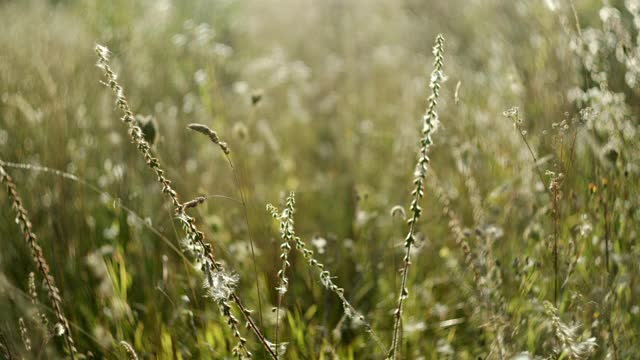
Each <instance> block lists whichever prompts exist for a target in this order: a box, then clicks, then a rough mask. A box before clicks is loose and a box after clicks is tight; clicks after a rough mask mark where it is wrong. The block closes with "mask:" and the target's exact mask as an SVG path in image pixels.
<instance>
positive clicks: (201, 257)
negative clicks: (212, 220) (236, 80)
mask: <svg viewBox="0 0 640 360" xmlns="http://www.w3.org/2000/svg"><path fill="white" fill-rule="evenodd" d="M95 50H96V53H97V55H98V67H99V68H101V69H102V70H103V71H104V74H105V77H106V80H107V81H106V82H104V84H105V85H106V86H108V87H109V88H110V89H111V90H112V91H113V93H114V94H115V96H116V104H117V106H118V108H119V109H120V110H121V111H122V113H123V116H122V122H124V123H125V125H127V128H128V131H129V136H130V138H131V140H132V141H133V143H134V144H135V145H136V147H137V148H138V151H139V152H140V153H141V154H142V156H143V158H144V159H145V162H146V163H147V166H148V167H149V168H150V169H151V170H153V172H154V173H155V175H156V176H157V179H158V182H159V183H160V185H161V186H162V192H163V193H164V194H166V195H167V196H168V197H169V198H170V199H171V202H172V204H173V206H174V209H175V212H176V216H177V218H178V219H179V220H180V221H181V222H182V224H183V228H184V229H185V232H186V233H187V240H188V242H189V246H191V247H192V248H193V249H194V250H195V253H196V255H197V257H198V262H199V263H201V264H202V268H201V270H202V271H203V272H204V274H205V277H206V282H205V285H206V284H208V286H209V288H210V289H211V288H212V287H213V285H214V284H215V285H216V286H218V284H220V283H219V281H218V277H219V276H221V275H225V274H226V273H225V271H224V268H223V267H222V264H221V263H219V262H218V261H216V259H215V257H214V255H213V251H212V247H211V245H210V244H208V243H206V242H205V237H204V233H203V232H201V231H200V230H198V228H197V226H196V224H195V219H194V218H193V217H191V216H189V215H188V214H187V213H186V212H185V207H184V205H183V204H182V203H180V200H179V198H178V193H177V192H176V191H175V190H174V189H173V187H172V186H171V181H170V180H169V179H167V178H166V177H165V176H164V170H162V168H161V166H160V162H159V160H158V159H157V158H155V157H153V155H152V154H151V146H150V145H149V144H148V143H147V142H146V141H145V139H144V136H143V133H142V130H141V129H140V128H139V127H138V126H137V125H136V121H135V116H134V114H133V112H132V111H131V108H130V107H129V103H128V102H127V98H126V96H125V94H124V90H123V88H122V86H120V85H119V84H118V82H117V75H116V74H115V73H114V72H113V70H112V69H111V66H110V65H109V55H110V52H109V49H107V48H106V47H104V46H102V45H96V47H95ZM200 130H201V129H200ZM196 131H197V130H196ZM210 135H212V134H210ZM210 137H211V136H210ZM212 140H213V139H212ZM218 142H219V140H218ZM219 145H220V144H219ZM221 147H222V145H221ZM223 151H224V150H223ZM227 151H228V149H227ZM223 278H225V277H224V276H223ZM221 286H223V287H225V289H224V290H225V291H222V292H216V295H220V294H224V295H225V296H227V298H222V297H220V296H217V297H214V300H215V301H216V303H217V304H218V306H219V308H220V310H221V312H222V313H223V315H224V316H225V318H226V319H227V325H228V326H229V328H230V329H231V331H232V333H233V335H234V337H236V338H237V339H238V345H237V346H236V347H235V348H234V352H236V353H237V354H238V355H240V356H243V357H251V353H250V352H249V350H248V349H247V347H246V339H245V338H243V337H242V336H240V331H239V329H238V320H237V319H236V318H235V317H234V316H233V315H232V314H231V310H230V306H229V305H228V303H227V300H229V299H230V300H232V301H233V302H235V303H236V305H237V306H238V308H239V309H240V312H241V313H242V314H243V316H244V318H245V320H246V321H247V327H248V328H250V329H251V330H252V331H253V333H254V334H255V335H256V337H257V338H258V340H259V341H260V343H261V344H262V345H263V347H264V348H265V350H266V351H267V352H268V353H269V355H271V356H272V357H273V358H274V359H275V358H276V354H275V352H274V351H273V350H272V349H271V348H270V346H269V342H268V341H267V339H266V338H265V337H264V335H263V334H262V332H261V331H260V329H259V328H258V327H257V325H256V323H255V321H254V320H253V319H252V318H251V311H250V310H248V309H247V308H246V307H245V306H244V305H243V304H242V301H241V300H240V298H239V297H238V296H237V295H236V294H235V291H234V289H233V288H230V287H229V288H227V287H228V286H227V284H221Z"/></svg>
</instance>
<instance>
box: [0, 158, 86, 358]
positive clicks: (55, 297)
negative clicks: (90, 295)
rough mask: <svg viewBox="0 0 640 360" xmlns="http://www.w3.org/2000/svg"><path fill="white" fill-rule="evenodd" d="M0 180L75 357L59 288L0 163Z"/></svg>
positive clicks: (17, 196)
mask: <svg viewBox="0 0 640 360" xmlns="http://www.w3.org/2000/svg"><path fill="white" fill-rule="evenodd" d="M0 182H2V183H3V184H5V186H6V187H7V193H8V194H9V198H10V200H11V202H12V205H13V209H14V210H15V212H16V222H17V223H18V224H19V225H20V230H21V231H22V234H23V235H24V240H25V241H26V243H27V245H28V246H29V249H30V250H31V258H32V259H33V262H34V263H35V265H36V268H37V269H38V272H39V273H40V276H42V278H43V279H44V283H45V286H46V287H47V296H48V298H49V301H50V302H51V307H52V308H53V312H54V313H55V316H56V320H57V324H56V326H57V327H58V328H59V329H61V333H62V334H61V335H62V337H63V338H64V341H65V343H66V345H67V349H68V350H69V356H71V359H75V355H76V352H77V350H76V348H75V343H74V341H73V337H72V336H71V329H70V328H69V322H68V321H67V317H66V316H65V314H64V312H63V310H62V297H61V296H60V290H59V289H58V287H57V286H56V282H55V279H54V278H53V276H52V275H51V273H50V271H49V264H48V263H47V260H46V259H45V257H44V254H43V252H42V248H41V247H40V245H39V244H38V238H37V237H36V234H35V233H34V232H33V226H32V225H31V220H29V214H28V212H27V210H26V209H25V208H24V206H23V205H22V204H23V202H22V199H21V198H20V196H19V195H18V191H17V189H16V184H15V183H14V182H13V179H11V177H10V176H9V174H7V172H6V171H5V169H4V167H2V165H0Z"/></svg>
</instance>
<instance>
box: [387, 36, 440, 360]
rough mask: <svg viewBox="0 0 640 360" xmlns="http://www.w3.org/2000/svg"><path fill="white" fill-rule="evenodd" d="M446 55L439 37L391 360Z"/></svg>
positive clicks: (392, 354)
mask: <svg viewBox="0 0 640 360" xmlns="http://www.w3.org/2000/svg"><path fill="white" fill-rule="evenodd" d="M443 54H444V37H443V36H442V35H441V34H438V36H437V37H436V44H435V46H434V47H433V55H434V56H435V60H434V62H433V66H434V69H433V72H432V73H431V82H430V84H429V87H430V88H431V91H432V93H431V96H429V100H428V105H427V110H426V112H425V114H424V116H423V118H422V123H423V124H422V139H421V140H420V152H419V157H418V163H417V164H416V171H415V178H414V180H413V184H414V185H415V188H414V189H413V191H412V192H411V195H413V200H412V201H411V206H410V207H409V208H410V210H411V213H412V216H411V218H410V219H409V220H408V221H407V222H408V224H409V233H408V234H407V237H406V238H405V242H404V247H405V249H406V252H405V255H404V260H403V261H404V267H403V269H402V282H401V284H400V296H399V297H398V306H397V307H396V310H395V312H394V317H395V324H394V327H393V340H392V343H391V349H390V351H389V354H388V358H389V359H394V360H395V359H396V358H397V355H398V347H399V345H400V344H399V336H400V332H401V326H402V325H401V322H402V311H403V305H404V300H405V299H406V298H407V296H408V295H409V292H408V290H407V275H408V273H409V265H410V264H411V262H410V256H411V248H412V247H413V245H414V244H415V242H416V238H415V233H416V224H417V222H418V219H420V215H421V213H422V208H421V207H420V205H419V202H420V200H421V199H422V197H423V196H424V181H425V177H426V173H427V166H428V164H429V156H428V153H429V148H431V145H432V144H433V141H432V139H431V135H432V134H433V133H434V132H435V131H436V129H437V128H438V114H437V113H436V105H437V104H438V96H439V94H440V82H441V81H442V78H443V73H442V66H443V61H442V60H443Z"/></svg>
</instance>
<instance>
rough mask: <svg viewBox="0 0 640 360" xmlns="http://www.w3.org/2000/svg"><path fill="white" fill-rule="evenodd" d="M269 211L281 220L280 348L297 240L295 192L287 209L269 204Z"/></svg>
mask: <svg viewBox="0 0 640 360" xmlns="http://www.w3.org/2000/svg"><path fill="white" fill-rule="evenodd" d="M267 211H269V212H270V213H271V216H273V218H274V219H276V220H278V221H279V222H280V237H281V238H282V244H281V245H280V250H281V253H280V259H281V260H282V267H281V268H280V270H279V271H278V278H279V279H280V283H279V284H278V287H276V291H277V292H278V305H277V307H276V342H275V345H274V346H275V348H276V349H277V348H278V337H279V336H280V334H279V333H280V328H279V327H280V308H281V307H282V298H283V297H284V294H286V292H287V290H288V287H289V279H287V268H288V267H289V266H290V265H291V264H290V263H289V252H290V251H291V243H293V242H295V237H296V234H295V231H294V227H293V225H294V220H293V214H294V213H295V194H294V193H293V192H292V193H291V194H290V195H289V197H287V205H286V207H285V209H284V210H283V211H282V213H280V211H279V210H278V209H277V208H276V207H275V206H273V205H271V204H268V205H267Z"/></svg>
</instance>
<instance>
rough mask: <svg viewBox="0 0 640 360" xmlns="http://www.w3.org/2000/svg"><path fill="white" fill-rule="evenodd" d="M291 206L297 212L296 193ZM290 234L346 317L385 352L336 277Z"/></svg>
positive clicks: (289, 201)
mask: <svg viewBox="0 0 640 360" xmlns="http://www.w3.org/2000/svg"><path fill="white" fill-rule="evenodd" d="M289 205H290V206H291V208H292V209H293V212H295V193H293V192H292V193H291V194H289V197H288V198H287V207H288V206H289ZM291 225H292V226H293V223H291ZM281 226H282V225H281ZM290 232H291V235H292V238H293V241H294V243H295V248H296V250H297V251H298V252H300V253H301V254H302V256H303V257H304V259H305V260H306V261H307V264H308V265H309V266H310V267H312V268H314V269H316V271H318V276H319V278H320V283H321V284H322V286H324V287H325V288H326V289H327V290H329V291H331V292H332V293H334V294H335V295H336V296H337V297H338V298H339V299H340V301H341V302H342V308H343V310H344V313H345V315H346V316H347V317H349V318H351V319H357V320H358V321H360V322H361V323H362V324H363V326H364V328H365V329H366V331H367V333H368V334H369V335H370V336H371V338H372V339H373V340H374V342H375V343H376V345H377V346H378V347H380V349H383V350H384V345H383V344H382V341H381V340H380V338H379V337H378V335H377V334H376V333H375V331H373V328H372V327H371V324H369V323H368V322H367V320H366V319H365V317H364V315H362V314H360V313H359V312H358V311H357V310H356V308H355V307H354V306H353V305H351V303H350V302H349V300H347V298H346V297H345V296H344V289H343V288H341V287H339V286H338V285H336V284H335V283H334V282H333V279H334V278H335V276H333V275H332V274H331V272H330V271H328V270H327V269H326V268H325V266H324V265H323V264H322V263H321V262H319V261H318V260H316V259H315V258H314V257H313V250H309V249H308V248H307V244H305V242H304V241H302V239H300V237H298V236H296V235H295V230H294V229H293V228H291V229H290Z"/></svg>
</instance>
